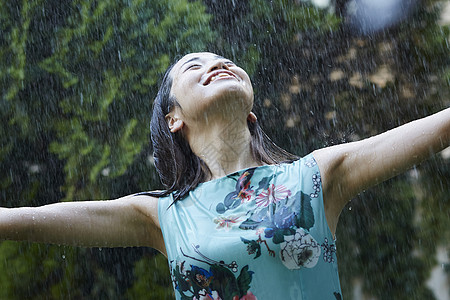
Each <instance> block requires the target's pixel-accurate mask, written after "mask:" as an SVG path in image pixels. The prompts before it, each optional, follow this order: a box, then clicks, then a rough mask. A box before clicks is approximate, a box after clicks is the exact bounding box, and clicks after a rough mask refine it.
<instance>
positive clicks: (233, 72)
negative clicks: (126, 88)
mask: <svg viewBox="0 0 450 300" xmlns="http://www.w3.org/2000/svg"><path fill="white" fill-rule="evenodd" d="M170 75H171V77H172V80H173V83H172V89H171V94H172V95H173V96H175V98H176V99H177V101H178V103H179V105H180V107H181V110H180V109H179V108H177V107H176V108H175V112H176V110H180V111H181V115H182V117H183V121H184V123H185V124H189V123H191V122H195V121H197V122H198V121H204V120H205V119H206V120H208V119H209V120H211V118H222V117H227V116H228V117H229V116H230V115H231V116H234V117H239V114H242V117H243V118H244V119H245V118H246V117H247V115H248V114H249V112H250V110H251V108H252V105H253V89H252V85H251V82H250V78H249V76H248V75H247V73H246V72H245V71H244V70H243V69H241V68H239V67H238V66H236V65H235V64H234V63H233V62H231V61H230V60H228V59H225V58H223V57H221V56H219V55H216V54H213V53H207V52H202V53H191V54H188V55H186V56H184V57H183V58H182V59H180V60H179V61H178V62H177V63H176V64H175V65H174V67H173V69H172V71H171V72H170ZM179 113H180V112H179ZM236 114H238V115H236Z"/></svg>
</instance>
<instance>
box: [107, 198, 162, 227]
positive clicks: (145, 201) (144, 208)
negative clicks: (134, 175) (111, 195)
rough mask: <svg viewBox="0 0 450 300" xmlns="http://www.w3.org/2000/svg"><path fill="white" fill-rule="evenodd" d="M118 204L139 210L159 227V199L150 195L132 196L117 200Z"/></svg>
mask: <svg viewBox="0 0 450 300" xmlns="http://www.w3.org/2000/svg"><path fill="white" fill-rule="evenodd" d="M112 201H116V202H117V203H120V204H123V205H130V206H132V207H133V208H134V209H135V210H137V211H138V212H139V213H141V214H143V215H145V216H146V217H149V218H151V219H152V221H153V223H154V224H155V225H157V226H158V227H160V226H159V220H158V198H157V197H153V196H149V195H142V194H132V195H127V196H124V197H121V198H118V199H116V200H112Z"/></svg>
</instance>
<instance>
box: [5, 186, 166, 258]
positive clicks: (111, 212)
mask: <svg viewBox="0 0 450 300" xmlns="http://www.w3.org/2000/svg"><path fill="white" fill-rule="evenodd" d="M0 239H8V240H27V241H33V242H44V243H55V244H64V245H72V246H82V247H133V246H147V247H152V248H155V249H158V250H159V251H161V252H163V253H164V252H165V249H164V242H163V238H162V233H161V230H160V227H159V220H158V199H157V198H153V197H149V196H133V195H130V196H126V197H123V198H119V199H116V200H105V201H75V202H60V203H55V204H49V205H45V206H39V207H19V208H1V209H0Z"/></svg>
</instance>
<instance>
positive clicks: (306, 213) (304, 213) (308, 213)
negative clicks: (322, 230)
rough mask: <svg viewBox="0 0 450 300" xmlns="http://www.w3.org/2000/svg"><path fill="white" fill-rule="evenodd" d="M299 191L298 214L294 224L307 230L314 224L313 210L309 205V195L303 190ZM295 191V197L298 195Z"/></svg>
mask: <svg viewBox="0 0 450 300" xmlns="http://www.w3.org/2000/svg"><path fill="white" fill-rule="evenodd" d="M299 193H300V214H299V216H298V217H297V218H296V221H295V225H296V226H297V227H299V228H304V229H306V230H309V229H310V228H311V227H313V226H314V212H313V209H312V207H311V197H309V196H308V195H307V194H305V193H303V192H299ZM299 193H297V194H296V195H295V197H298V194H299Z"/></svg>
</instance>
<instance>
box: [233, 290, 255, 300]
mask: <svg viewBox="0 0 450 300" xmlns="http://www.w3.org/2000/svg"><path fill="white" fill-rule="evenodd" d="M233 300H258V299H257V298H256V296H255V295H253V293H252V292H250V291H248V292H247V294H245V295H244V296H242V297H241V298H239V296H234V297H233Z"/></svg>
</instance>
